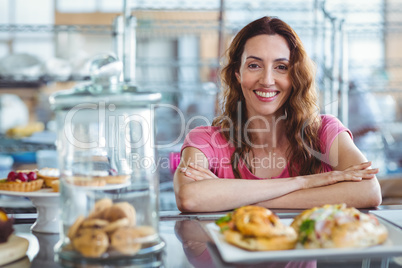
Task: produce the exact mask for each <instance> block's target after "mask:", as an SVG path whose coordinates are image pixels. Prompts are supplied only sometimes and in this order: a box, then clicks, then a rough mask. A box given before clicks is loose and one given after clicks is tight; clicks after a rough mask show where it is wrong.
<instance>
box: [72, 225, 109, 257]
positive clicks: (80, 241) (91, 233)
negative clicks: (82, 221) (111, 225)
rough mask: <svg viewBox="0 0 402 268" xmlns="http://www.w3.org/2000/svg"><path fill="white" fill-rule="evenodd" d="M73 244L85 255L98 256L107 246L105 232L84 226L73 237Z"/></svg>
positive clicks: (107, 240)
mask: <svg viewBox="0 0 402 268" xmlns="http://www.w3.org/2000/svg"><path fill="white" fill-rule="evenodd" d="M72 243H73V246H74V248H75V249H76V250H78V251H79V252H80V253H81V254H82V255H84V256H85V257H92V258H96V257H100V256H101V255H102V254H103V253H105V252H106V250H107V248H108V247H109V238H108V236H107V234H106V233H105V232H104V231H102V230H100V229H96V228H92V229H89V228H86V229H82V230H81V231H79V232H78V234H77V235H76V236H75V237H74V238H73V241H72Z"/></svg>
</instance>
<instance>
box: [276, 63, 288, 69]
mask: <svg viewBox="0 0 402 268" xmlns="http://www.w3.org/2000/svg"><path fill="white" fill-rule="evenodd" d="M277 68H278V69H279V70H287V69H288V66H286V65H283V64H281V65H278V67H277Z"/></svg>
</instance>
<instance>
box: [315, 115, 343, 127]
mask: <svg viewBox="0 0 402 268" xmlns="http://www.w3.org/2000/svg"><path fill="white" fill-rule="evenodd" d="M320 117H321V126H325V125H327V124H341V125H343V124H342V122H341V121H340V120H339V119H338V118H337V117H336V116H334V115H332V114H321V115H320Z"/></svg>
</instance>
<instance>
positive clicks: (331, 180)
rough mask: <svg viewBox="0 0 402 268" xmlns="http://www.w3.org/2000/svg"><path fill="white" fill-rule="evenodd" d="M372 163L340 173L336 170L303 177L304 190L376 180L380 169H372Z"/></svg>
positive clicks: (352, 167) (355, 166)
mask: <svg viewBox="0 0 402 268" xmlns="http://www.w3.org/2000/svg"><path fill="white" fill-rule="evenodd" d="M370 166H371V162H365V163H361V164H358V165H353V166H350V167H348V168H347V169H345V170H343V171H340V170H335V171H331V172H326V173H321V174H315V175H309V176H303V177H301V178H303V180H304V183H303V185H304V186H303V188H304V189H308V188H314V187H320V186H326V185H331V184H335V183H338V182H344V181H361V180H363V179H374V178H375V174H377V173H378V168H374V169H371V168H370Z"/></svg>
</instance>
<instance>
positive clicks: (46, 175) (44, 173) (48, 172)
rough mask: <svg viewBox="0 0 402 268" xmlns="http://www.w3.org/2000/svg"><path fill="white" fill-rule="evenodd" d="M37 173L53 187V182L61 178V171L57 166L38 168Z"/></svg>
mask: <svg viewBox="0 0 402 268" xmlns="http://www.w3.org/2000/svg"><path fill="white" fill-rule="evenodd" d="M37 175H38V177H39V178H41V179H43V180H44V181H45V185H46V186H47V187H51V188H53V187H52V184H53V182H54V181H58V180H59V177H60V171H59V169H57V168H41V169H39V170H38V172H37Z"/></svg>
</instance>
